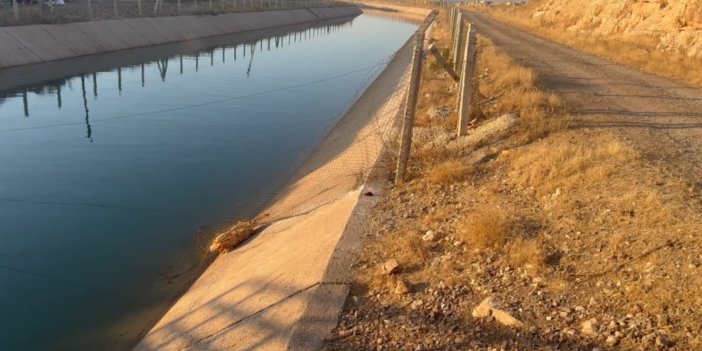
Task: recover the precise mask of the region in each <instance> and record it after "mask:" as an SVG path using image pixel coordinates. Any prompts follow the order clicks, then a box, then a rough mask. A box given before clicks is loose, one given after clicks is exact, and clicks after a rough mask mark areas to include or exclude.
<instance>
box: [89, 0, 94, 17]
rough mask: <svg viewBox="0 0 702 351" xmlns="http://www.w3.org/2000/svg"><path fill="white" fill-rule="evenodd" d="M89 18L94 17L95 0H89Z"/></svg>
mask: <svg viewBox="0 0 702 351" xmlns="http://www.w3.org/2000/svg"><path fill="white" fill-rule="evenodd" d="M88 18H90V19H91V20H92V19H93V0H88Z"/></svg>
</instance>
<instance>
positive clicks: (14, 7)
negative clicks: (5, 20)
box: [12, 0, 20, 22]
mask: <svg viewBox="0 0 702 351" xmlns="http://www.w3.org/2000/svg"><path fill="white" fill-rule="evenodd" d="M12 12H14V15H15V21H17V22H19V20H20V16H19V5H18V4H17V0H12Z"/></svg>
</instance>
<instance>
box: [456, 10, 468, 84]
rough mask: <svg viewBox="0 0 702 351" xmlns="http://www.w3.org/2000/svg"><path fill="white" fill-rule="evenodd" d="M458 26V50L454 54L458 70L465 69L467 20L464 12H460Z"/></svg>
mask: <svg viewBox="0 0 702 351" xmlns="http://www.w3.org/2000/svg"><path fill="white" fill-rule="evenodd" d="M458 19H459V21H458V26H457V27H456V50H455V51H454V55H453V69H455V70H456V71H458V72H461V71H460V70H462V69H463V51H464V50H463V49H464V48H465V44H466V21H465V20H464V19H463V14H462V13H459V14H458Z"/></svg>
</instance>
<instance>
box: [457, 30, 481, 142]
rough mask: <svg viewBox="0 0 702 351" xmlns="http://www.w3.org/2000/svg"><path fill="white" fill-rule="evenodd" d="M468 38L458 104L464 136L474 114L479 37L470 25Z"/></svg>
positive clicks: (461, 131) (464, 52)
mask: <svg viewBox="0 0 702 351" xmlns="http://www.w3.org/2000/svg"><path fill="white" fill-rule="evenodd" d="M467 36H468V40H467V43H466V45H465V47H464V50H463V70H462V72H461V73H462V74H461V84H460V93H459V94H460V95H459V99H460V100H459V105H458V126H457V131H456V132H457V134H458V136H459V137H460V136H464V135H466V134H467V132H468V123H469V122H470V117H471V115H472V114H473V105H472V98H473V72H474V71H475V60H476V53H477V38H476V34H475V29H473V26H472V25H471V24H469V25H468V35H467Z"/></svg>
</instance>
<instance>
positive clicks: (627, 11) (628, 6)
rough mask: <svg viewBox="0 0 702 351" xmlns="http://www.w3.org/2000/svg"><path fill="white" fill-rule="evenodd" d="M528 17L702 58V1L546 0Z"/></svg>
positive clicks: (550, 24) (536, 6) (554, 24)
mask: <svg viewBox="0 0 702 351" xmlns="http://www.w3.org/2000/svg"><path fill="white" fill-rule="evenodd" d="M529 6H530V7H533V11H532V12H531V16H532V18H533V19H536V20H538V21H539V22H541V23H540V24H541V25H543V26H555V27H558V28H560V29H565V30H567V31H570V32H579V33H583V34H590V33H592V34H596V35H602V36H612V35H616V36H621V38H623V39H626V40H630V41H634V42H638V43H643V44H644V45H646V46H647V47H654V46H655V47H656V48H657V49H662V50H665V51H675V52H683V53H685V54H686V55H687V56H689V57H698V58H700V57H702V1H701V0H687V1H667V0H646V1H641V0H617V1H612V0H575V1H566V0H545V1H535V2H534V3H532V4H531V5H529Z"/></svg>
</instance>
